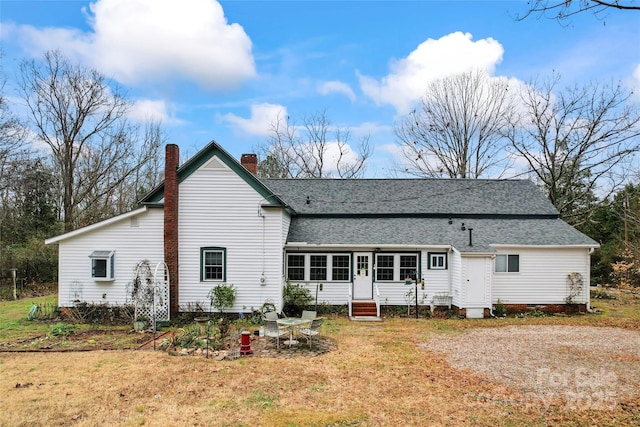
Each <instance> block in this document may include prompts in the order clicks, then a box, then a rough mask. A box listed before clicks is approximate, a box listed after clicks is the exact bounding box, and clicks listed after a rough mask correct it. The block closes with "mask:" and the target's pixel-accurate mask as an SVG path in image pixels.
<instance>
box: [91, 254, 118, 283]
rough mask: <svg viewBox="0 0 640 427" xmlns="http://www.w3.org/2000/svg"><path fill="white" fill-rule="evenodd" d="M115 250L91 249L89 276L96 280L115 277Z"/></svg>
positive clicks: (106, 279)
mask: <svg viewBox="0 0 640 427" xmlns="http://www.w3.org/2000/svg"><path fill="white" fill-rule="evenodd" d="M114 255H115V251H93V252H92V253H91V255H89V258H90V259H91V277H92V278H93V279H94V280H96V281H110V280H114V279H115V263H114V261H115V256H114Z"/></svg>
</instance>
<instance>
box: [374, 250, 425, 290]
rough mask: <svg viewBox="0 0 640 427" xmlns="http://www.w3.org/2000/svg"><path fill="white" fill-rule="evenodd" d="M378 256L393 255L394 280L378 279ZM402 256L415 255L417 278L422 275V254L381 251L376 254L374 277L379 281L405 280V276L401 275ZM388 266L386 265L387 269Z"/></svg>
mask: <svg viewBox="0 0 640 427" xmlns="http://www.w3.org/2000/svg"><path fill="white" fill-rule="evenodd" d="M378 256H393V279H392V280H378ZM401 256H413V257H415V258H416V278H418V277H420V255H419V254H417V253H413V252H380V253H376V254H375V272H374V275H373V279H374V281H375V282H379V283H393V282H403V283H404V280H405V278H404V277H400V269H401V267H400V257H401ZM386 268H387V267H385V269H386Z"/></svg>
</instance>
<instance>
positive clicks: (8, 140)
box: [0, 75, 28, 180]
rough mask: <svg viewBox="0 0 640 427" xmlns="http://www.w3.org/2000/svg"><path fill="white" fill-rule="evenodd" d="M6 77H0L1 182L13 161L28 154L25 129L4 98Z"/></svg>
mask: <svg viewBox="0 0 640 427" xmlns="http://www.w3.org/2000/svg"><path fill="white" fill-rule="evenodd" d="M4 85H5V78H4V75H0V180H2V178H3V177H4V174H5V173H6V169H7V167H8V166H9V164H10V162H11V161H12V159H13V158H14V157H16V156H23V155H25V154H26V153H27V151H28V150H27V149H26V148H25V147H24V144H23V142H24V138H25V134H26V131H25V128H24V126H23V125H22V124H21V123H20V121H19V120H18V118H17V117H16V116H15V115H14V114H13V113H12V112H11V108H10V107H9V105H8V103H7V99H6V98H5V96H4Z"/></svg>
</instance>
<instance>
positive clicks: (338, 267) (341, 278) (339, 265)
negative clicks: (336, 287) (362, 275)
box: [331, 255, 351, 282]
mask: <svg viewBox="0 0 640 427" xmlns="http://www.w3.org/2000/svg"><path fill="white" fill-rule="evenodd" d="M331 259H332V263H331V264H332V267H333V268H332V269H331V280H333V281H338V282H346V281H348V280H349V276H350V275H351V270H350V260H351V257H349V255H333V256H332V257H331Z"/></svg>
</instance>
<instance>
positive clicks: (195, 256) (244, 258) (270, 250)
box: [179, 167, 288, 312]
mask: <svg viewBox="0 0 640 427" xmlns="http://www.w3.org/2000/svg"><path fill="white" fill-rule="evenodd" d="M179 194H180V202H179V206H180V211H179V218H180V225H179V235H180V247H179V263H180V279H179V280H180V290H179V302H180V306H181V308H183V309H185V310H186V309H188V307H189V306H191V307H195V306H196V305H197V304H199V305H201V306H202V307H203V308H205V309H207V310H208V309H209V300H208V298H207V294H208V293H209V291H210V290H211V288H213V286H214V285H215V283H216V282H208V281H201V280H200V276H201V262H200V248H203V247H218V248H225V249H226V253H225V259H226V277H225V283H227V284H230V285H233V286H234V287H235V289H236V291H237V296H236V302H235V305H234V307H231V308H229V310H228V311H230V312H240V311H245V312H249V311H250V310H251V308H252V307H253V308H254V309H257V308H259V307H260V306H261V305H262V304H263V303H264V302H265V301H272V302H274V303H275V304H276V306H277V307H278V309H280V308H281V303H282V265H283V264H284V262H283V251H282V248H283V246H284V242H283V236H284V235H285V233H284V229H285V228H286V223H287V222H288V220H287V219H286V216H285V214H284V212H283V210H282V209H278V208H265V209H263V208H261V205H263V204H269V203H271V201H267V200H265V199H264V198H263V197H262V196H260V194H259V193H258V192H257V191H256V190H255V189H254V188H252V187H251V186H250V185H249V184H248V183H247V182H246V181H245V180H244V179H242V178H241V177H240V176H238V175H237V174H236V173H235V172H233V171H232V170H231V169H227V168H225V167H217V168H201V169H199V170H197V171H195V172H193V173H192V174H191V175H189V176H188V177H187V178H186V179H185V180H184V181H182V182H181V184H180V193H179ZM263 274H264V277H265V278H266V281H265V282H264V283H262V282H261V277H262V276H263Z"/></svg>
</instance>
